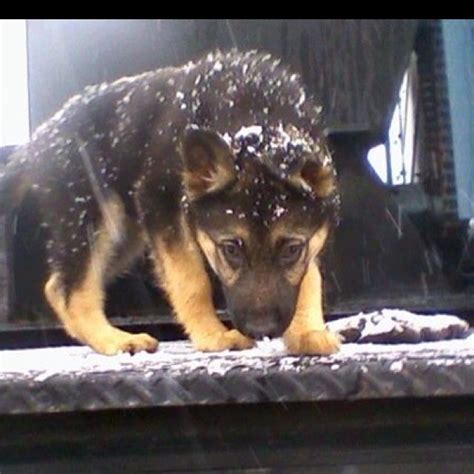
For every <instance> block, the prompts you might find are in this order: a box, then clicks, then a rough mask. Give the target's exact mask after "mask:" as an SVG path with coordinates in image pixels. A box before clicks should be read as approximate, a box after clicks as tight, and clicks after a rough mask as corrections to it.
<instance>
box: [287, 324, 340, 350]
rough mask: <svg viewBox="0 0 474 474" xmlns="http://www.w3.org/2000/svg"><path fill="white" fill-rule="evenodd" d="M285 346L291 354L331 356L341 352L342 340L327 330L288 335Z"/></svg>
mask: <svg viewBox="0 0 474 474" xmlns="http://www.w3.org/2000/svg"><path fill="white" fill-rule="evenodd" d="M285 344H286V347H287V349H288V351H289V352H290V353H291V354H309V355H329V354H334V352H337V351H338V350H339V348H340V345H341V339H340V337H339V336H338V335H337V334H334V333H332V332H329V331H327V330H323V331H309V332H307V333H304V334H298V335H294V334H293V335H288V336H287V337H285Z"/></svg>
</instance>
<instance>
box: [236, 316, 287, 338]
mask: <svg viewBox="0 0 474 474" xmlns="http://www.w3.org/2000/svg"><path fill="white" fill-rule="evenodd" d="M238 326H239V329H240V331H241V332H242V333H244V334H245V335H246V336H249V337H251V338H253V339H262V338H264V337H279V336H281V335H282V334H283V332H284V330H285V329H286V324H283V322H282V318H281V317H280V315H279V313H278V312H270V313H267V314H266V315H265V316H262V315H257V314H247V315H245V317H244V318H242V319H241V322H240V324H239V325H238Z"/></svg>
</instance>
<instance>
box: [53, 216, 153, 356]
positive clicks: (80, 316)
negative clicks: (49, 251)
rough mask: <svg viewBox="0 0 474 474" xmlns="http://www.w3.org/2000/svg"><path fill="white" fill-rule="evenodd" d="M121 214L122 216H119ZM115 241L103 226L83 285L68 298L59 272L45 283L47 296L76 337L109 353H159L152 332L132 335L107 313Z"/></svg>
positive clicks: (66, 327) (71, 333) (66, 326)
mask: <svg viewBox="0 0 474 474" xmlns="http://www.w3.org/2000/svg"><path fill="white" fill-rule="evenodd" d="M118 217H120V216H118ZM113 247H114V242H113V240H112V239H111V238H110V234H109V232H107V230H106V228H105V227H104V228H102V229H101V230H100V232H99V235H98V237H97V238H96V239H95V241H94V246H93V248H91V259H90V261H89V264H88V267H87V270H86V273H85V275H84V277H83V279H82V282H81V283H80V285H79V286H78V287H77V288H75V289H74V290H73V291H72V293H71V294H70V296H69V300H68V301H66V297H65V294H64V289H63V286H62V281H61V275H60V274H59V273H58V272H55V273H53V274H52V275H51V277H50V278H49V280H48V282H47V283H46V285H45V289H44V291H45V295H46V299H47V300H48V302H49V304H50V305H51V307H52V308H53V309H54V311H55V312H56V314H57V315H58V317H59V318H60V320H61V321H62V323H63V324H64V328H65V329H66V331H67V332H68V334H70V335H71V336H72V337H74V338H75V339H77V340H79V341H80V342H82V343H84V344H87V345H89V346H90V347H92V349H94V350H95V351H96V352H99V353H101V354H106V355H113V354H117V353H118V352H130V353H135V352H139V351H147V352H155V351H156V349H157V347H158V341H157V340H156V339H154V338H153V337H151V336H149V335H148V334H144V333H141V334H130V333H128V332H126V331H122V330H120V329H117V328H115V327H114V326H112V325H111V324H110V323H109V322H108V321H107V318H106V316H105V314H104V312H103V307H104V296H105V295H104V284H105V273H106V267H107V264H108V262H110V258H111V256H112V255H113V250H114V249H113Z"/></svg>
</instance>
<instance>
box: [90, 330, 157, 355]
mask: <svg viewBox="0 0 474 474" xmlns="http://www.w3.org/2000/svg"><path fill="white" fill-rule="evenodd" d="M89 345H90V346H91V347H92V348H93V349H94V350H95V351H96V352H98V353H100V354H104V355H115V354H118V353H120V352H128V353H130V354H132V355H133V354H135V353H137V352H141V351H146V352H150V353H151V352H156V350H157V349H158V341H157V340H156V339H155V338H154V337H151V336H150V335H148V334H146V333H140V334H130V333H128V332H125V331H120V330H116V331H110V333H109V334H107V335H104V337H101V338H96V339H95V340H94V341H90V344H89Z"/></svg>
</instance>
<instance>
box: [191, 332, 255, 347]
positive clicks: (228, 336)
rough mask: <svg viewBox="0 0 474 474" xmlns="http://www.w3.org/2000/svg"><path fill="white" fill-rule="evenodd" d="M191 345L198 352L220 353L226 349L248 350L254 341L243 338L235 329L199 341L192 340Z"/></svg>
mask: <svg viewBox="0 0 474 474" xmlns="http://www.w3.org/2000/svg"><path fill="white" fill-rule="evenodd" d="M193 345H194V347H195V348H196V349H197V350H198V351H203V352H220V351H225V350H228V349H231V350H232V349H233V350H242V349H250V348H251V347H253V346H254V345H255V341H253V340H252V339H249V338H248V337H246V336H244V335H243V334H241V333H240V332H239V331H237V329H231V330H229V331H225V332H219V333H215V334H213V335H209V336H207V337H205V338H202V339H199V340H193Z"/></svg>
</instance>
